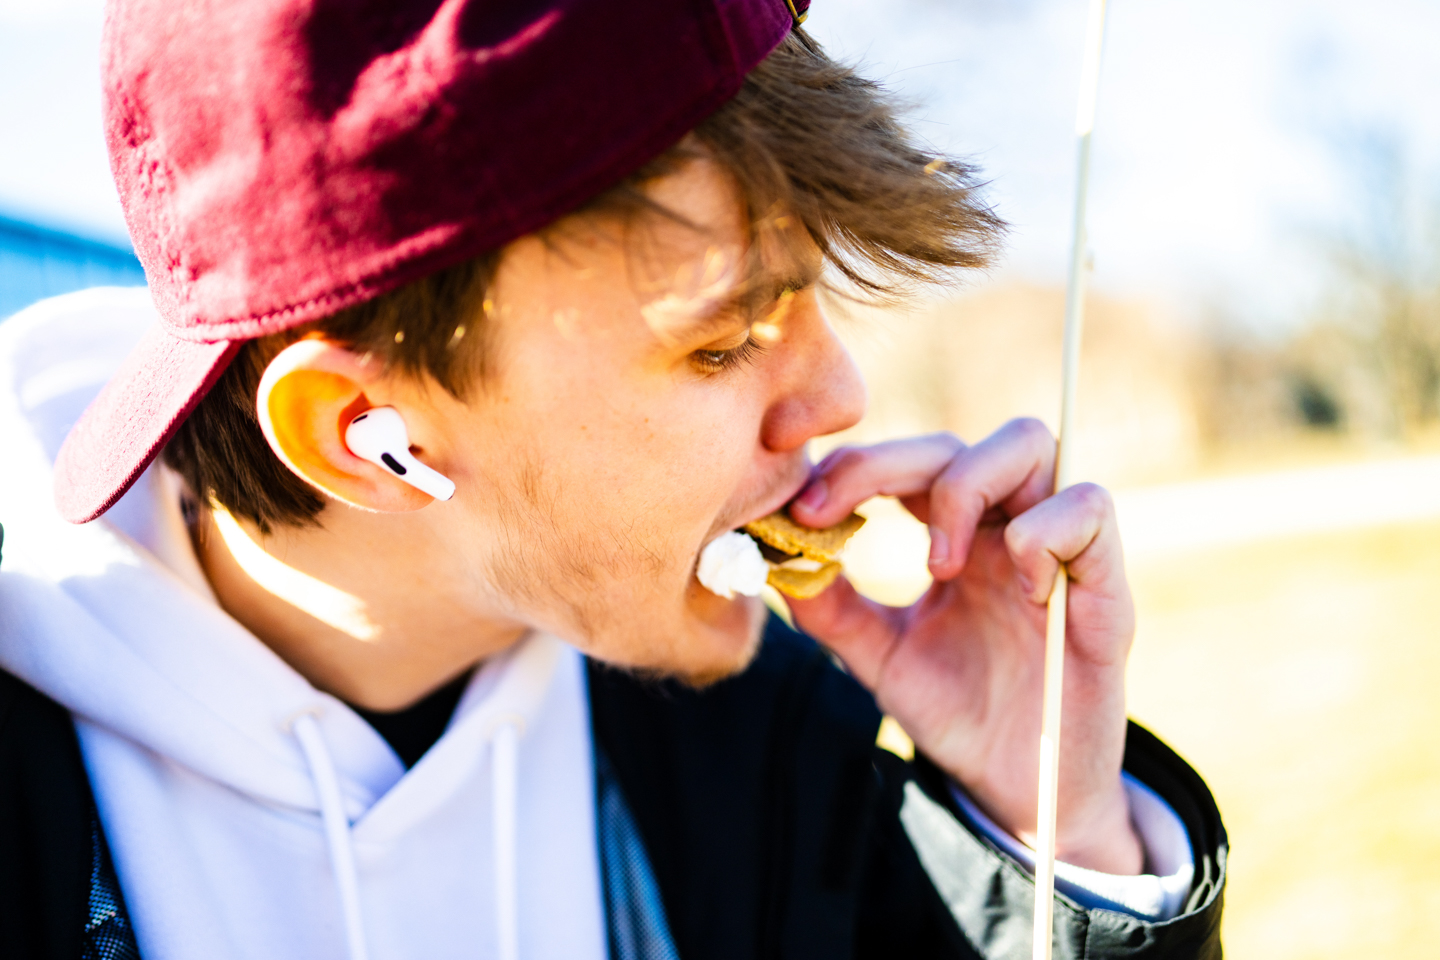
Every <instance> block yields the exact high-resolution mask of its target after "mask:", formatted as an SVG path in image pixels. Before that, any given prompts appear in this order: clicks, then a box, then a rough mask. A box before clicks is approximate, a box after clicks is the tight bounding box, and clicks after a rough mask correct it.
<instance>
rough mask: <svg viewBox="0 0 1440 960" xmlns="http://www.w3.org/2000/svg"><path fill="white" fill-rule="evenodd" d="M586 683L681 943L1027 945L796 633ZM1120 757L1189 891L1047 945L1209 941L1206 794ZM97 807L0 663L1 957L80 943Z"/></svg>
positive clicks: (1215, 906)
mask: <svg viewBox="0 0 1440 960" xmlns="http://www.w3.org/2000/svg"><path fill="white" fill-rule="evenodd" d="M589 682H590V698H591V715H592V722H593V726H594V731H595V737H596V740H597V745H598V747H599V748H600V749H602V750H603V751H604V752H605V753H606V754H607V755H608V757H609V758H610V761H611V763H612V765H613V768H614V770H615V772H616V774H617V775H618V778H619V780H620V783H621V786H622V788H623V789H624V792H625V794H626V797H627V799H628V800H629V803H630V806H631V809H632V811H633V813H634V816H635V820H636V822H637V823H638V825H639V827H640V831H641V834H642V835H643V837H644V840H645V846H646V850H647V852H648V854H649V857H650V860H651V865H652V867H653V869H654V872H655V876H656V880H657V882H658V883H659V886H660V891H661V896H662V898H663V899H664V902H665V909H666V914H667V917H668V920H669V923H670V929H671V933H672V935H673V937H674V939H675V944H676V947H677V948H678V950H679V953H680V955H681V957H683V958H685V960H749V958H755V960H772V958H773V960H780V958H787V960H789V958H794V960H799V958H816V960H820V958H824V960H845V958H892V957H937V958H966V960H972V958H985V960H1002V958H1011V957H1015V958H1024V957H1028V956H1029V942H1030V915H1031V911H1032V907H1033V903H1034V885H1033V883H1032V882H1031V881H1030V879H1029V876H1028V875H1027V874H1026V873H1025V872H1024V871H1023V870H1022V869H1021V868H1020V867H1019V866H1018V865H1016V864H1015V863H1014V862H1012V861H1011V860H1009V859H1008V858H1007V857H1006V856H1005V855H1004V854H1002V853H1000V852H998V851H997V850H996V849H995V848H994V847H993V846H991V845H990V844H988V843H987V842H986V841H984V840H982V839H980V838H979V834H978V833H977V832H975V831H974V830H972V829H970V828H969V827H968V826H967V825H966V823H965V821H964V818H963V815H962V814H960V812H959V811H958V810H957V809H955V807H954V805H953V804H952V802H951V800H950V797H949V793H948V790H947V789H946V788H945V783H944V777H943V776H942V775H941V774H940V773H939V771H938V770H936V769H935V768H934V767H933V766H932V765H930V764H929V763H927V762H925V761H924V759H923V758H921V759H918V760H917V761H916V762H915V763H906V762H905V761H902V760H900V759H899V758H898V757H896V756H894V755H893V754H891V753H889V752H886V751H884V750H880V749H878V748H877V747H876V746H875V733H876V729H877V728H878V726H879V722H880V714H879V712H878V710H877V709H876V707H875V702H874V700H873V699H872V698H871V697H870V695H869V694H868V693H867V692H866V691H865V690H864V689H863V688H862V687H860V686H859V685H858V684H857V683H855V682H854V681H853V680H852V679H850V678H849V677H848V676H847V675H846V674H845V673H844V672H843V671H841V670H840V669H839V668H837V667H836V666H835V665H834V664H833V663H832V662H831V660H830V658H829V657H828V656H827V655H826V654H825V653H824V652H823V651H822V650H821V649H820V648H818V647H817V646H816V645H815V643H814V642H813V641H811V640H810V639H809V638H807V637H804V636H802V635H800V634H797V633H795V632H794V631H791V630H789V629H787V628H786V627H785V626H784V624H783V623H781V622H780V621H778V620H774V619H772V621H771V623H770V625H769V626H768V627H767V630H766V637H765V643H764V645H763V646H762V648H761V653H760V656H759V657H758V658H757V660H756V662H755V663H754V664H753V665H752V666H751V667H750V669H748V670H747V671H746V672H745V673H743V674H741V675H740V676H737V677H734V678H732V679H730V680H726V681H724V682H722V683H719V684H716V685H715V686H713V687H711V688H709V689H707V690H704V691H701V692H696V691H694V690H690V689H688V688H685V687H683V686H681V685H679V684H675V683H668V682H661V683H657V682H651V681H643V680H637V679H635V678H634V677H631V676H629V675H627V674H624V673H621V672H619V671H616V670H612V669H609V668H606V667H604V666H601V665H599V664H596V663H594V662H591V664H590V665H589ZM1125 767H1126V769H1127V770H1129V771H1130V772H1131V773H1132V774H1134V775H1135V776H1136V777H1138V778H1139V779H1140V780H1141V781H1142V782H1144V783H1146V784H1147V785H1149V786H1150V787H1151V788H1152V789H1154V790H1155V791H1156V792H1157V793H1159V794H1160V796H1161V797H1163V798H1164V799H1165V800H1166V802H1168V803H1169V804H1170V806H1171V807H1172V808H1174V810H1175V811H1176V813H1178V814H1179V815H1180V817H1181V819H1182V820H1184V822H1185V825H1186V827H1187V829H1188V831H1189V834H1190V842H1191V846H1192V848H1193V850H1194V852H1195V856H1196V864H1195V867H1196V872H1195V884H1194V887H1193V890H1192V893H1191V895H1190V899H1189V902H1188V903H1187V906H1186V911H1185V912H1184V913H1183V914H1182V915H1180V916H1179V917H1176V918H1175V919H1174V920H1171V921H1168V922H1165V923H1158V924H1152V923H1145V922H1143V921H1140V920H1136V919H1133V918H1131V917H1127V916H1124V915H1121V914H1117V913H1112V912H1109V911H1103V910H1092V911H1086V910H1083V909H1081V908H1080V907H1078V906H1076V905H1075V904H1074V903H1072V902H1071V901H1069V900H1067V899H1066V898H1064V897H1059V898H1057V903H1056V916H1057V933H1056V949H1055V956H1056V958H1100V957H1106V958H1109V957H1117V958H1118V957H1126V958H1131V957H1134V958H1139V957H1146V958H1151V957H1154V958H1159V957H1167V958H1192V957H1194V958H1206V960H1210V958H1217V960H1218V958H1219V957H1220V956H1221V949H1220V932H1219V931H1220V910H1221V902H1222V893H1223V888H1224V877H1225V858H1226V852H1227V841H1226V838H1225V829H1224V827H1223V826H1222V824H1221V822H1220V815H1219V812H1218V811H1217V810H1216V807H1215V802H1214V800H1213V799H1212V798H1211V796H1210V794H1209V791H1208V790H1207V789H1206V788H1205V784H1204V782H1203V781H1202V780H1201V779H1200V777H1199V776H1198V775H1197V774H1196V773H1195V772H1194V771H1193V770H1191V769H1190V767H1188V766H1187V765H1186V764H1185V762H1184V761H1183V760H1181V759H1180V758H1179V757H1177V756H1176V755H1175V754H1174V753H1173V752H1172V751H1171V750H1169V748H1167V747H1166V746H1165V745H1164V744H1162V743H1161V742H1160V741H1159V740H1157V739H1156V738H1155V737H1154V736H1153V735H1151V734H1150V733H1148V732H1147V731H1145V730H1144V729H1142V728H1141V727H1138V726H1135V725H1133V724H1132V725H1131V727H1130V733H1129V739H1128V742H1127V744H1126V754H1125ZM95 823H96V820H95V816H94V802H93V800H92V798H91V794H90V786H89V782H88V780H87V778H86V775H85V768H84V764H83V763H82V761H81V756H80V749H79V744H78V741H77V740H76V737H75V730H74V726H73V724H72V722H71V719H70V716H69V715H68V714H67V713H66V711H65V710H64V709H63V708H62V707H60V706H58V705H57V704H55V703H54V702H53V701H50V700H48V699H47V698H45V697H44V696H43V695H41V694H40V693H38V692H36V691H35V690H33V689H31V688H30V687H28V686H26V685H25V684H23V683H21V682H20V681H19V680H17V679H15V678H14V677H12V676H10V675H9V674H7V673H4V672H3V671H0V957H3V958H6V960H9V958H17V960H18V958H26V960H29V958H35V960H79V958H80V957H81V953H82V944H83V943H87V942H90V943H93V929H92V936H91V937H90V938H88V939H87V938H86V937H85V928H86V925H87V924H92V928H93V923H94V922H95V916H96V914H95V904H94V892H93V891H94V888H95V886H96V878H97V876H99V875H101V874H104V873H106V872H107V871H108V870H109V866H108V860H107V857H108V854H106V852H105V849H104V840H103V836H102V835H101V834H100V833H99V832H98V831H96V830H95V826H94V825H95ZM111 876H112V877H113V873H112V874H111ZM111 882H112V883H113V880H112V881H111ZM122 913H123V908H122ZM115 955H117V956H118V955H124V954H123V951H122V952H120V953H117V954H115Z"/></svg>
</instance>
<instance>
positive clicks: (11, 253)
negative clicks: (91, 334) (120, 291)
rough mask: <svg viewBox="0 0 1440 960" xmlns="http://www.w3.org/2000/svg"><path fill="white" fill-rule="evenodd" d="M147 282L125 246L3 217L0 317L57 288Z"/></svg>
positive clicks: (0, 231) (0, 229)
mask: <svg viewBox="0 0 1440 960" xmlns="http://www.w3.org/2000/svg"><path fill="white" fill-rule="evenodd" d="M144 285H145V273H144V271H143V270H141V269H140V261H139V260H137V259H135V254H134V253H132V252H131V251H130V250H128V249H126V248H125V247H121V246H114V245H112V244H108V243H103V242H101V241H99V240H87V239H86V238H84V237H77V236H75V235H73V234H69V233H63V232H61V231H59V230H51V229H48V228H46V227H40V226H36V225H35V224H32V223H24V222H22V221H19V220H11V219H9V218H6V217H0V319H3V318H4V317H8V316H10V314H12V313H14V312H15V311H17V310H20V309H21V308H23V307H28V306H29V305H30V304H32V303H34V302H35V301H36V300H43V299H45V298H46V297H53V296H55V295H56V294H57V293H68V292H69V291H71V290H82V289H84V288H85V287H99V286H117V287H143V286H144Z"/></svg>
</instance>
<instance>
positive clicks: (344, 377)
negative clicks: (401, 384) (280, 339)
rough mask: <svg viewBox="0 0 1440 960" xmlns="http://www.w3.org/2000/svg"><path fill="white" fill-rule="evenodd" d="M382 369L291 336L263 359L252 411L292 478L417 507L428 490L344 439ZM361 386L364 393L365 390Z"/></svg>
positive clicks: (363, 501)
mask: <svg viewBox="0 0 1440 960" xmlns="http://www.w3.org/2000/svg"><path fill="white" fill-rule="evenodd" d="M384 380H385V377H384V374H383V373H382V372H380V371H379V370H378V369H377V368H375V367H374V366H372V365H369V364H367V363H366V362H364V361H362V360H361V358H360V357H358V356H356V355H355V354H354V353H352V352H351V351H349V350H347V349H345V348H344V347H341V346H339V345H337V344H335V343H332V342H330V341H328V340H323V339H307V340H299V341H297V342H295V343H292V344H291V345H290V346H288V347H286V348H285V349H284V350H282V351H280V353H279V354H278V355H277V356H276V357H275V359H273V360H271V361H270V365H269V366H267V367H266V368H265V374H264V376H262V377H261V378H260V389H259V390H258V391H256V396H255V412H256V415H257V416H258V418H259V420H260V429H261V430H262V431H263V432H264V434H265V439H266V440H267V441H269V443H270V449H271V450H274V451H275V455H276V456H277V457H279V458H280V459H281V461H283V462H284V464H285V465H286V466H287V467H289V468H290V469H291V470H293V471H294V472H295V474H296V475H297V476H299V477H300V479H302V480H304V481H305V482H306V483H309V484H310V485H311V486H314V487H317V488H318V489H319V490H320V491H321V492H322V493H326V494H328V495H330V496H332V497H334V498H336V499H337V500H343V501H345V502H346V503H349V504H352V505H354V506H357V507H362V508H364V509H366V510H375V511H379V512H382V513H400V512H403V511H406V510H419V509H420V508H421V507H423V506H425V505H427V504H429V503H430V502H431V498H430V497H428V496H426V495H425V494H424V493H421V492H420V491H419V490H416V489H415V488H414V487H412V486H410V485H409V484H407V483H405V482H404V481H402V480H398V479H396V478H395V477H393V476H391V475H390V474H389V473H388V472H386V471H385V470H382V469H380V468H379V467H377V466H375V465H374V464H373V463H370V462H369V461H367V460H362V459H360V458H359V457H357V456H355V454H353V453H351V452H350V449H349V448H348V447H347V446H346V445H345V428H346V427H347V426H349V425H350V421H351V420H353V419H355V417H357V416H359V415H360V414H362V413H364V412H365V411H366V410H368V409H370V408H371V407H372V406H377V405H383V404H384V402H385V400H384V399H383V398H382V399H381V402H380V403H379V404H377V403H375V402H373V401H372V399H371V395H373V394H375V392H376V391H377V389H378V390H382V391H383V389H384ZM367 391H368V393H367Z"/></svg>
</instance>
